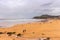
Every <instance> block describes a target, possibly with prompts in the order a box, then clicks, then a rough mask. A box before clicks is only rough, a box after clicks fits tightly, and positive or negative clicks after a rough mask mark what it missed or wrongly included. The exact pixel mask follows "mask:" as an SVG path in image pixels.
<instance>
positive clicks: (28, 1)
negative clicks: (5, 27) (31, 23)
mask: <svg viewBox="0 0 60 40" xmlns="http://www.w3.org/2000/svg"><path fill="white" fill-rule="evenodd" d="M42 14H50V15H60V0H0V18H32V17H34V16H39V15H42Z"/></svg>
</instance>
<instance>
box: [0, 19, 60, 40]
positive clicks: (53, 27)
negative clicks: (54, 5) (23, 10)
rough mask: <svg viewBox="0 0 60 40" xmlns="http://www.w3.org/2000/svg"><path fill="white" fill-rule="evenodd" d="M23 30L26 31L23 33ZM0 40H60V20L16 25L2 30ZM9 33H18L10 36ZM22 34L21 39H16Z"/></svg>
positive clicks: (0, 29)
mask: <svg viewBox="0 0 60 40" xmlns="http://www.w3.org/2000/svg"><path fill="white" fill-rule="evenodd" d="M23 30H25V31H24V32H23ZM0 31H1V32H5V34H0V40H39V38H43V37H44V38H47V37H50V40H60V20H59V19H50V20H48V21H46V22H32V23H26V24H16V25H14V26H12V27H10V28H0ZM7 32H16V34H14V35H12V36H8V35H7V34H6V33H7ZM18 33H20V34H22V36H21V37H16V35H17V34H18Z"/></svg>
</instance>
